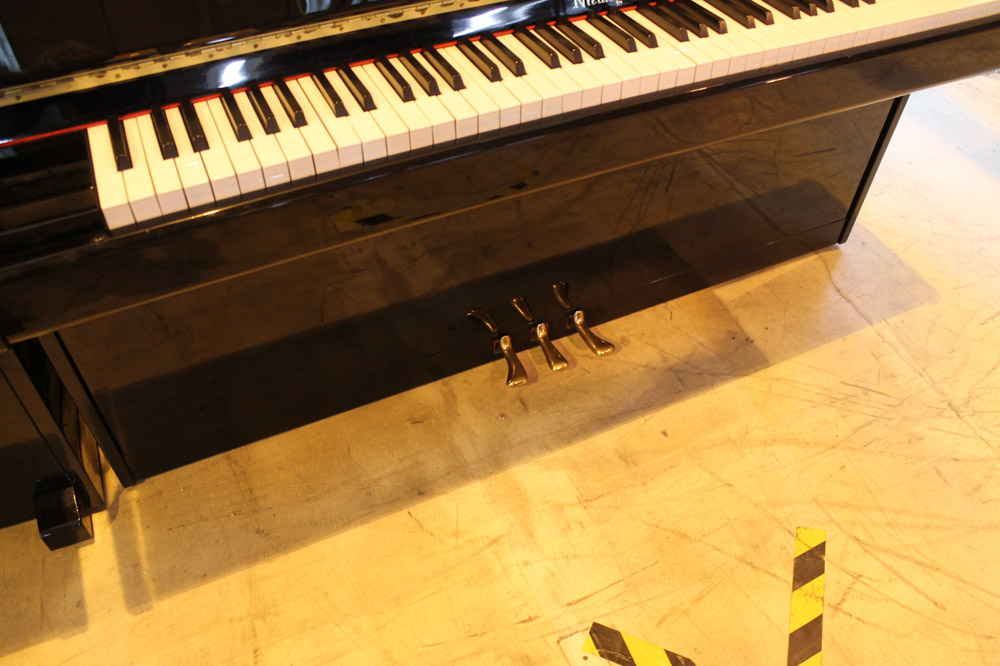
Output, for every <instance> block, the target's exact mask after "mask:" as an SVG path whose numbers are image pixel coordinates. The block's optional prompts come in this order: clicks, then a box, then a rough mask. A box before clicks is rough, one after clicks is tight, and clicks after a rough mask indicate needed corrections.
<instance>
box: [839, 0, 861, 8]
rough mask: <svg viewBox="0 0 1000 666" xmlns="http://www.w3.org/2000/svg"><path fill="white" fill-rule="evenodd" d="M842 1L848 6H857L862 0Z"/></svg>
mask: <svg viewBox="0 0 1000 666" xmlns="http://www.w3.org/2000/svg"><path fill="white" fill-rule="evenodd" d="M840 1H841V2H842V3H844V4H845V5H847V6H848V7H854V8H857V7H860V6H861V0H840Z"/></svg>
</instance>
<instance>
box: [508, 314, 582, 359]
mask: <svg viewBox="0 0 1000 666" xmlns="http://www.w3.org/2000/svg"><path fill="white" fill-rule="evenodd" d="M510 304H511V306H513V308H514V309H515V310H517V313H518V314H519V315H521V319H523V320H524V321H526V322H528V323H529V324H531V339H532V340H537V341H538V346H540V347H541V348H542V354H544V355H545V362H546V363H548V365H549V370H551V371H552V372H558V371H559V370H565V369H566V368H568V367H569V362H568V361H567V360H566V357H565V356H563V355H562V354H561V353H560V352H559V350H558V349H556V346H555V345H554V344H552V339H551V338H549V323H548V322H545V321H541V320H539V319H535V317H534V316H533V315H532V314H531V310H530V309H529V308H528V301H526V300H525V299H523V298H521V297H520V296H515V297H514V298H512V299H510Z"/></svg>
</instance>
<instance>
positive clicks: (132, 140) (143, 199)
mask: <svg viewBox="0 0 1000 666" xmlns="http://www.w3.org/2000/svg"><path fill="white" fill-rule="evenodd" d="M122 127H124V129H125V140H126V141H128V149H129V152H130V153H131V154H132V168H131V169H126V170H125V171H122V172H121V174H122V179H123V180H124V181H125V192H126V193H127V194H128V203H129V206H131V207H132V215H133V216H134V217H135V221H136V222H137V223H139V222H146V221H148V220H153V219H156V218H158V217H163V213H162V212H161V211H160V204H159V202H158V201H157V200H156V190H155V189H154V188H153V179H152V177H151V176H150V174H149V166H148V165H147V164H146V152H145V150H144V149H143V145H142V136H141V135H140V134H139V125H138V123H136V120H135V118H128V119H126V120H123V121H122Z"/></svg>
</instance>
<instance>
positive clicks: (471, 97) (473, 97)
mask: <svg viewBox="0 0 1000 666" xmlns="http://www.w3.org/2000/svg"><path fill="white" fill-rule="evenodd" d="M455 50H456V51H457V49H455ZM435 51H437V52H438V53H439V55H441V57H443V58H445V59H446V60H447V61H448V62H449V63H452V57H451V55H450V52H448V55H446V54H445V49H435ZM459 55H461V54H459ZM462 57H464V56H462ZM424 62H426V64H427V66H428V67H430V68H433V64H432V61H431V60H428V59H427V58H426V57H424ZM452 66H453V67H454V63H452ZM435 71H436V70H435ZM456 71H458V72H459V74H460V75H461V76H462V83H463V84H464V85H465V88H463V89H462V90H457V91H456V90H452V92H453V93H454V94H455V95H458V96H460V97H461V98H462V99H463V100H465V102H466V103H467V104H468V105H469V106H470V107H472V109H473V110H474V111H475V112H476V117H477V122H478V124H479V129H478V133H479V134H480V135H483V134H488V133H489V132H495V131H496V130H498V129H500V107H499V106H498V105H497V103H496V102H494V101H493V99H492V98H490V96H489V95H487V94H486V93H485V92H484V91H483V90H482V89H481V88H480V87H479V86H477V85H470V84H469V83H468V82H466V81H465V74H464V73H463V70H459V69H458V68H457V67H456ZM444 85H446V86H447V83H445V84H444ZM448 89H449V90H451V88H450V87H449V88H448Z"/></svg>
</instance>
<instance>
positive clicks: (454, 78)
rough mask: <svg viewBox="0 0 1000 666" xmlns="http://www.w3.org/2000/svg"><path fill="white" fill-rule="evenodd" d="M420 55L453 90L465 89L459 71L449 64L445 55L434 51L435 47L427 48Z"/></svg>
mask: <svg viewBox="0 0 1000 666" xmlns="http://www.w3.org/2000/svg"><path fill="white" fill-rule="evenodd" d="M420 54H421V55H422V56H423V57H424V60H426V61H427V62H428V63H429V64H430V66H431V67H433V68H434V70H435V71H436V72H437V73H438V74H439V75H440V76H441V78H442V79H444V80H445V81H446V82H447V83H448V85H449V86H451V89H452V90H463V89H465V83H464V82H463V81H462V75H461V74H459V73H458V70H457V69H455V67H454V66H453V65H452V64H451V63H450V62H448V59H447V58H445V57H444V56H443V55H441V54H440V53H438V52H437V51H436V50H434V48H433V47H430V46H428V47H425V48H423V49H421V50H420Z"/></svg>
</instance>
